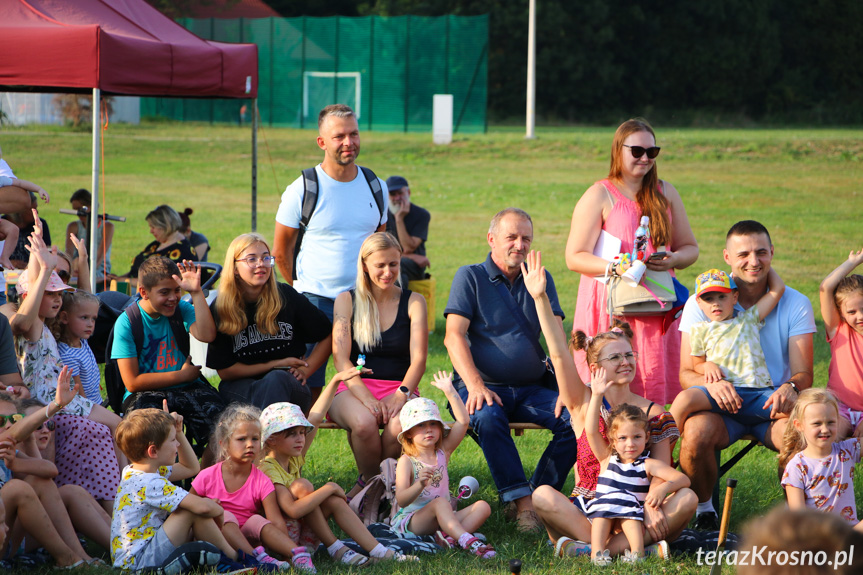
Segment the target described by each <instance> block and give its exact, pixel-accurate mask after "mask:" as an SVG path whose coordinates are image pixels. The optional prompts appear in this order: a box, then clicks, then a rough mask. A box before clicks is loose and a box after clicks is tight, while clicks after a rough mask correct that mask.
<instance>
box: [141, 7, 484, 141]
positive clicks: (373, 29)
mask: <svg viewBox="0 0 863 575" xmlns="http://www.w3.org/2000/svg"><path fill="white" fill-rule="evenodd" d="M179 23H180V24H182V25H183V26H185V27H186V28H187V29H189V30H191V31H192V32H194V33H195V34H197V35H198V36H201V37H202V38H206V39H208V40H218V41H222V42H253V43H255V44H257V45H258V62H259V64H258V66H259V73H260V74H259V86H258V108H259V110H260V113H261V120H262V121H263V122H264V123H266V124H268V125H271V126H287V127H295V128H314V127H315V126H316V124H317V114H318V111H319V110H320V109H321V108H323V107H324V106H326V105H328V104H333V103H341V104H348V105H349V106H351V107H353V108H354V109H355V110H357V111H358V114H359V121H360V127H361V128H363V129H374V130H387V131H429V130H431V126H432V96H433V95H434V94H452V95H453V128H454V130H455V132H482V131H485V129H486V98H487V94H488V15H482V16H441V17H435V18H430V17H420V16H398V17H393V18H381V17H378V16H369V17H363V18H346V17H339V16H335V17H331V18H307V17H302V18H261V19H243V18H240V19H235V20H222V19H191V18H187V19H181V20H179ZM249 108H250V106H249V105H248V102H243V101H242V100H218V99H216V100H197V99H180V98H142V99H141V115H142V116H159V117H167V118H173V119H177V120H190V121H203V122H234V123H236V122H240V121H243V122H248V121H249V120H250V117H251V116H250V114H251V112H250V109H249Z"/></svg>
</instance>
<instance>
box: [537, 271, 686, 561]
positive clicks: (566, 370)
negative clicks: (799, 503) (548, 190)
mask: <svg viewBox="0 0 863 575" xmlns="http://www.w3.org/2000/svg"><path fill="white" fill-rule="evenodd" d="M527 265H528V269H529V273H528V274H526V275H525V280H524V282H525V286H526V287H527V289H528V291H529V292H530V294H531V295H532V296H533V297H534V300H535V302H536V308H537V315H538V317H539V320H540V325H541V326H542V332H543V335H545V341H546V343H547V344H548V352H549V356H550V357H551V360H552V363H553V364H554V370H555V376H556V379H557V385H558V388H559V389H560V400H561V401H562V402H563V404H564V405H565V406H566V408H567V410H568V411H569V414H570V421H571V424H572V429H573V432H574V433H575V435H576V437H577V438H578V460H577V462H576V470H577V472H578V474H577V481H576V485H575V489H573V492H572V496H571V497H569V498H567V497H566V495H564V494H563V493H561V492H560V491H558V490H556V489H555V488H554V487H552V486H550V485H541V486H539V487H537V488H536V490H535V491H534V492H533V495H532V500H533V506H534V507H535V508H536V513H537V515H538V516H539V518H540V519H541V520H542V522H543V524H544V525H545V528H546V530H547V531H548V536H549V539H550V540H551V541H552V542H554V543H555V555H556V556H558V557H564V556H574V555H581V554H588V553H590V551H591V549H590V546H589V545H588V544H587V543H585V542H591V541H590V536H591V523H590V521H589V520H588V519H587V516H586V515H585V512H584V510H585V508H586V507H589V506H588V505H587V503H588V502H589V501H590V500H591V499H593V498H595V497H596V492H597V483H598V481H599V474H600V462H599V461H598V460H597V458H596V455H594V453H593V451H592V450H591V447H590V443H589V441H588V438H587V430H586V422H587V415H588V407H589V405H590V403H591V400H592V399H594V400H601V408H600V416H601V417H600V421H599V433H600V435H602V437H604V438H605V439H606V441H608V442H609V444H610V445H611V446H612V447H615V446H617V447H618V448H620V445H621V444H617V445H616V442H617V441H619V440H621V439H622V438H621V437H610V435H611V434H610V433H609V429H608V426H609V422H610V414H611V412H612V411H614V409H615V408H617V407H618V406H620V405H623V404H628V405H632V406H635V407H637V408H639V409H640V410H641V411H642V412H643V413H644V415H645V416H646V418H647V436H646V437H642V439H646V442H645V443H646V448H645V450H644V452H645V453H646V452H649V453H650V457H651V458H653V459H658V460H659V461H662V462H663V463H667V464H670V463H671V453H672V449H673V443H674V441H676V440H677V438H678V437H679V436H680V433H679V431H678V430H677V426H676V425H675V424H674V419H673V418H672V417H671V414H670V413H668V412H667V411H666V410H665V406H664V405H661V404H657V403H654V402H652V401H650V400H648V399H645V398H644V397H642V396H640V395H638V393H637V392H635V391H634V390H632V389H631V387H630V386H631V384H632V382H633V380H634V379H635V376H636V371H637V368H636V364H637V360H638V358H639V354H638V352H637V351H636V350H634V349H633V346H632V341H633V333H632V329H631V328H630V326H629V324H628V323H626V322H622V321H619V320H615V322H614V324H613V325H612V327H611V329H610V330H609V331H606V332H603V333H598V334H596V335H595V336H593V337H590V336H588V335H587V334H586V333H585V332H583V331H581V330H579V331H576V332H575V334H574V335H573V338H572V341H571V342H570V346H571V347H572V348H573V349H575V350H579V351H584V352H585V355H586V358H587V363H588V369H589V371H590V374H591V376H592V377H594V376H595V377H597V378H602V379H604V381H605V382H607V388H606V389H605V392H604V393H603V394H602V396H601V397H595V398H594V392H593V391H592V390H591V388H590V387H588V386H586V385H585V384H584V383H583V382H582V379H581V377H579V375H578V371H577V370H576V367H575V364H574V362H573V360H572V355H571V352H570V350H569V349H568V348H567V345H566V336H565V335H564V333H563V330H562V329H561V328H560V324H559V323H558V322H557V320H556V318H555V317H554V314H553V312H552V310H551V305H550V304H549V301H548V297H547V296H545V285H544V278H545V272H544V268H542V267H541V263H540V262H539V261H538V260H536V259H534V258H533V254H531V255H530V256H528V259H527ZM536 270H542V273H541V274H539V273H534V272H535V271H536ZM661 499H662V500H663V503H662V505H660V506H659V507H651V506H649V505H646V504H645V505H644V511H643V528H644V545H645V552H646V553H648V554H657V555H659V556H660V557H663V558H667V557H668V545H667V543H666V541H673V540H674V539H676V538H677V537H678V536H679V535H680V533H681V532H682V531H683V528H684V527H686V524H687V523H688V522H689V520H690V519H691V518H692V516H693V515H694V514H695V507H696V505H697V503H698V501H697V497H696V496H695V493H694V492H693V491H692V490H691V489H688V488H684V489H679V490H677V491H676V492H675V493H673V494H672V493H667V494H666V497H662V498H661ZM591 543H592V542H591ZM597 548H598V549H608V550H609V551H610V552H611V554H612V555H620V554H623V552H624V551H625V550H626V549H628V548H629V542H628V540H627V538H626V536H625V535H624V534H623V533H618V534H616V535H614V536H612V537H611V538H610V539H609V540H608V541H602V542H597ZM591 555H592V554H591Z"/></svg>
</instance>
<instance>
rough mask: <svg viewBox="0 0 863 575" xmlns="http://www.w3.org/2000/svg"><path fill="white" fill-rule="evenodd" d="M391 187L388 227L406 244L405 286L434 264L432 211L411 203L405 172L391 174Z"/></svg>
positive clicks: (402, 279)
mask: <svg viewBox="0 0 863 575" xmlns="http://www.w3.org/2000/svg"><path fill="white" fill-rule="evenodd" d="M387 190H389V194H390V213H389V217H388V218H387V231H388V232H389V233H391V234H392V235H394V236H395V237H397V238H398V240H399V243H400V244H401V245H402V261H401V281H402V287H407V285H408V282H409V281H411V280H421V279H423V278H424V277H425V269H426V268H427V267H429V266H431V264H430V263H429V260H428V258H427V257H426V246H425V243H426V240H427V239H428V233H429V222H430V221H431V214H429V213H428V210H425V209H423V208H421V207H419V206H418V205H416V204H413V203H411V189H410V186H408V181H407V180H406V179H404V178H403V177H402V176H390V177H389V178H387Z"/></svg>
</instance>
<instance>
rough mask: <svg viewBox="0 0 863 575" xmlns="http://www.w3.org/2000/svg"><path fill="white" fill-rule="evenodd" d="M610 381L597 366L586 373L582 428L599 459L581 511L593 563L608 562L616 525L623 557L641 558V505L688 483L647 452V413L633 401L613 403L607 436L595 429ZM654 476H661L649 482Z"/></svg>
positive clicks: (652, 503) (658, 502) (631, 560)
mask: <svg viewBox="0 0 863 575" xmlns="http://www.w3.org/2000/svg"><path fill="white" fill-rule="evenodd" d="M608 387H609V382H608V378H607V373H606V371H605V368H604V367H602V366H599V367H597V368H596V370H595V371H594V372H593V378H592V379H591V388H592V391H593V393H592V395H591V396H590V404H589V405H588V409H587V418H586V421H585V430H586V431H587V440H588V442H589V443H590V449H591V450H592V451H593V453H594V455H596V458H597V459H598V460H599V462H600V469H601V471H600V474H599V479H598V480H597V483H596V497H595V498H594V499H591V500H589V501H588V502H587V505H586V508H585V513H586V514H587V516H588V518H590V520H591V523H592V525H591V530H590V544H591V549H592V551H593V554H594V555H593V557H592V560H593V563H594V564H595V565H609V564H610V563H611V557H610V554H609V552H608V549H607V548H606V547H607V541H608V538H609V535H610V534H611V533H612V530H613V528H614V527H616V526H619V527H620V528H621V530H623V533H624V534H625V535H626V538H627V540H628V541H629V549H628V550H627V551H626V552H625V554H624V557H623V561H624V562H626V563H634V562H636V561H640V560H642V559H643V558H644V532H643V529H642V523H643V522H644V507H643V506H644V505H648V506H650V507H653V508H659V507H660V506H661V505H662V503H663V502H664V501H665V498H666V497H667V496H668V495H669V494H670V493H673V492H675V491H677V490H678V489H682V488H684V487H689V478H688V477H686V476H685V475H684V474H683V473H681V472H679V471H677V470H676V469H674V468H672V467H671V466H669V465H668V464H667V463H664V462H662V461H660V460H658V459H652V458H650V457H649V453H648V452H645V447H646V446H647V433H648V425H647V416H645V414H644V412H643V411H642V410H641V409H639V408H638V407H636V406H634V405H630V404H627V403H624V404H621V405H618V406H617V407H616V408H614V410H613V411H612V412H611V423H610V425H609V428H608V434H607V436H608V441H606V440H605V439H604V438H603V437H602V434H601V433H600V429H599V421H600V418H601V415H600V410H601V407H602V400H603V396H604V394H605V392H606V390H607V389H608ZM653 477H659V478H660V479H663V480H664V481H663V482H655V483H651V479H652V478H653Z"/></svg>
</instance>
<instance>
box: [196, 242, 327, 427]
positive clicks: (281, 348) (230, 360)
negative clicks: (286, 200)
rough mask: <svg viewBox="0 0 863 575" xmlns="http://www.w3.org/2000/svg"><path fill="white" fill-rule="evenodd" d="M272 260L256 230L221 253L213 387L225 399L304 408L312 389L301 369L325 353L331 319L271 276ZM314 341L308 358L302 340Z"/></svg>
mask: <svg viewBox="0 0 863 575" xmlns="http://www.w3.org/2000/svg"><path fill="white" fill-rule="evenodd" d="M274 264H275V259H274V258H273V256H272V255H271V254H270V247H269V245H267V242H266V240H264V238H263V236H261V235H259V234H255V233H249V234H242V235H240V236H237V237H236V238H235V239H234V241H232V242H231V245H230V246H228V252H227V254H226V255H225V266H224V268H223V270H222V280H221V284H220V285H219V293H218V295H217V296H216V299H215V301H213V303H212V304H210V310H211V311H212V312H213V320H214V321H215V323H216V330H217V334H216V339H215V340H214V341H213V342H212V343H211V344H210V345H209V348H208V351H207V366H208V367H210V368H212V369H215V370H216V371H218V373H219V377H220V378H222V382H221V384H220V385H219V393H221V394H222V397H223V398H224V399H225V401H226V402H227V403H231V402H234V401H237V402H241V403H250V404H252V405H254V406H256V407H258V408H260V409H264V408H265V407H267V406H268V405H270V404H271V403H277V402H282V401H287V402H290V403H293V404H295V405H299V406H300V408H302V410H303V411H304V412H308V410H309V408H310V407H311V402H312V394H311V392H310V391H309V388H308V386H306V385H305V380H306V375H308V374H311V373H314V371H315V370H316V369H318V368H319V367H320V366H321V365H323V364H324V363H326V361H327V358H329V355H330V337H331V329H332V325H331V323H330V320H328V319H327V317H326V316H325V315H324V314H323V312H321V311H319V310H318V309H317V308H316V307H315V306H313V305H312V304H311V303H309V300H307V299H306V298H305V297H303V296H302V295H301V294H299V293H297V292H296V290H294V288H292V287H291V286H289V285H288V284H283V283H279V282H277V281H276V276H275V274H273V265H274ZM316 342H319V343H321V345H318V346H316V347H315V351H313V352H312V354H311V355H309V357H308V358H305V359H303V356H304V355H305V353H306V344H308V343H316Z"/></svg>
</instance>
